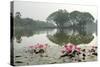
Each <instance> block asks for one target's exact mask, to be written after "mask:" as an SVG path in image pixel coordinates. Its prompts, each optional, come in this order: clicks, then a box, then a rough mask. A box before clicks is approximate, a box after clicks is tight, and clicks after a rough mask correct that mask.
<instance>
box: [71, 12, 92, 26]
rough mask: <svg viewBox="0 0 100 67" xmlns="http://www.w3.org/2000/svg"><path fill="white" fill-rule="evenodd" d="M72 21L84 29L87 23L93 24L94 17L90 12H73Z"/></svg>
mask: <svg viewBox="0 0 100 67" xmlns="http://www.w3.org/2000/svg"><path fill="white" fill-rule="evenodd" d="M70 20H71V21H72V22H73V24H78V26H80V27H84V26H85V25H86V24H87V23H93V22H94V17H93V16H92V15H91V14H90V13H88V12H79V11H73V12H71V13H70Z"/></svg>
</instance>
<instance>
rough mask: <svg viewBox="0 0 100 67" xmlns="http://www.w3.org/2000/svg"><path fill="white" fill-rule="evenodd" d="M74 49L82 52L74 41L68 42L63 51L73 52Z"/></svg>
mask: <svg viewBox="0 0 100 67" xmlns="http://www.w3.org/2000/svg"><path fill="white" fill-rule="evenodd" d="M74 51H77V52H80V48H79V47H77V46H76V45H74V44H72V43H68V44H66V45H64V47H63V50H62V53H64V52H66V53H67V54H72V53H73V52H74Z"/></svg>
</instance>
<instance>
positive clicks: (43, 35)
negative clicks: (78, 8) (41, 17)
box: [14, 27, 97, 65]
mask: <svg viewBox="0 0 100 67" xmlns="http://www.w3.org/2000/svg"><path fill="white" fill-rule="evenodd" d="M96 38H97V35H96V28H93V27H91V28H88V27H87V28H85V29H73V28H67V29H66V28H65V29H56V28H54V29H37V30H32V29H16V30H15V35H14V62H15V63H14V65H30V64H32V65H33V64H54V63H64V62H68V63H69V62H74V61H73V60H72V59H69V58H68V57H65V58H63V59H59V57H60V56H61V54H62V53H61V48H62V46H64V44H67V43H73V44H75V45H83V46H82V47H83V49H84V48H85V49H90V48H91V45H89V44H90V43H92V44H93V45H94V46H97V45H96ZM37 43H40V44H47V45H48V49H47V52H46V54H45V57H41V56H40V55H37V54H36V55H35V54H34V55H32V54H30V53H27V52H26V51H27V50H28V49H29V46H31V45H35V44H37ZM88 45H89V46H88ZM87 54H88V52H87ZM76 58H77V57H76ZM78 58H79V57H78ZM80 58H82V57H80ZM89 58H90V57H89ZM89 58H88V59H86V60H85V61H95V60H96V59H97V58H96V57H94V58H93V57H92V59H91V58H90V59H89ZM64 59H67V60H66V61H65V60H64Z"/></svg>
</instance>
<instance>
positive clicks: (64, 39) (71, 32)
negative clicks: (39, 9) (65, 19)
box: [47, 29, 94, 45]
mask: <svg viewBox="0 0 100 67" xmlns="http://www.w3.org/2000/svg"><path fill="white" fill-rule="evenodd" d="M47 37H48V38H49V40H50V41H52V42H54V43H56V44H59V45H63V44H66V43H69V42H70V43H73V44H82V43H84V44H86V43H89V42H91V41H92V40H93V38H94V37H93V35H92V33H87V32H86V30H83V31H82V30H81V31H80V30H77V29H63V30H62V31H60V30H59V29H58V31H57V32H56V33H55V34H54V35H50V34H48V35H47Z"/></svg>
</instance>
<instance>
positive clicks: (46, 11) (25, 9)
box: [14, 1, 97, 21]
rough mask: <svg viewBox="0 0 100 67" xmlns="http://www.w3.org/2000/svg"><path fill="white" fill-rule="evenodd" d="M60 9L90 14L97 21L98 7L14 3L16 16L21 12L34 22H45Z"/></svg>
mask: <svg viewBox="0 0 100 67" xmlns="http://www.w3.org/2000/svg"><path fill="white" fill-rule="evenodd" d="M59 9H66V10H67V11H68V12H69V13H70V12H72V11H80V12H89V13H91V14H92V16H93V17H94V18H95V19H97V8H96V6H85V5H69V4H61V3H44V2H43V3H42V2H31V1H14V14H15V13H16V12H20V13H21V15H22V17H23V18H27V17H28V18H32V19H34V20H41V21H45V20H46V18H47V17H48V16H49V15H50V14H51V13H53V12H55V11H57V10H59Z"/></svg>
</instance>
